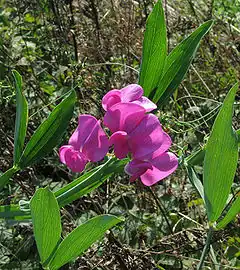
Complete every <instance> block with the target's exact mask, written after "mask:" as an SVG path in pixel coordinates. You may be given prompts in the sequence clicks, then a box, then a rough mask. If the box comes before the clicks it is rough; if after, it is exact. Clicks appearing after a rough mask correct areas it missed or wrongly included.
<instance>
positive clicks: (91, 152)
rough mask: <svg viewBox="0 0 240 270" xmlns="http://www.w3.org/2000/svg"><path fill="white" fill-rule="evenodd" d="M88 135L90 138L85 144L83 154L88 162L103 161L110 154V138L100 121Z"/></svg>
mask: <svg viewBox="0 0 240 270" xmlns="http://www.w3.org/2000/svg"><path fill="white" fill-rule="evenodd" d="M87 128H88V127H87ZM88 133H89V136H88V138H87V139H86V141H85V142H84V145H83V149H82V152H83V154H84V155H85V156H86V157H87V158H88V160H90V161H93V162H97V161H99V160H101V159H103V158H104V157H105V155H106V154H107V152H108V148H109V141H108V137H107V135H106V134H105V132H104V131H103V129H102V127H101V125H100V120H99V121H97V122H96V123H95V126H94V127H93V129H92V130H89V129H88Z"/></svg>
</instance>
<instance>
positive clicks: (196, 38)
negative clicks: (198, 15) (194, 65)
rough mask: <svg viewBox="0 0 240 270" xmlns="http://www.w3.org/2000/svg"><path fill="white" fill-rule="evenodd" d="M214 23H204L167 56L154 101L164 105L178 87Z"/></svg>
mask: <svg viewBox="0 0 240 270" xmlns="http://www.w3.org/2000/svg"><path fill="white" fill-rule="evenodd" d="M212 24H213V21H207V22H205V23H204V24H202V25H201V26H200V27H199V28H197V29H196V30H195V31H194V32H193V33H192V34H191V35H190V36H189V37H187V38H186V39H184V40H183V41H182V42H181V43H180V44H179V45H178V46H177V47H175V48H174V49H173V50H172V51H171V53H170V54H169V55H168V56H167V59H166V64H165V67H164V71H163V76H162V78H161V80H160V81H159V83H158V88H157V90H156V92H155V95H154V97H153V102H155V103H158V104H159V105H162V104H163V103H164V102H165V101H166V100H167V99H168V98H169V97H170V96H171V95H172V94H173V92H174V91H175V90H176V89H177V87H178V86H179V84H180V83H181V81H182V80H183V78H184V76H185V74H186V72H187V71H188V69H189V66H190V64H191V62H192V60H193V58H194V56H195V53H196V50H197V48H198V46H199V43H200V41H201V39H202V38H203V37H204V35H206V33H207V32H208V31H209V30H210V28H211V27H212Z"/></svg>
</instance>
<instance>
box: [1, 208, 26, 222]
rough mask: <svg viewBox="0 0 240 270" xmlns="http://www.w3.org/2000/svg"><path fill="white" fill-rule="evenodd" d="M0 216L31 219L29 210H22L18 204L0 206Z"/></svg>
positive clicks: (11, 218) (13, 218) (18, 219)
mask: <svg viewBox="0 0 240 270" xmlns="http://www.w3.org/2000/svg"><path fill="white" fill-rule="evenodd" d="M0 218H4V219H7V220H8V219H10V220H16V221H22V220H26V219H31V214H30V210H29V211H22V210H21V209H20V207H19V205H18V204H11V205H2V206H0Z"/></svg>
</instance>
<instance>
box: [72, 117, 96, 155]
mask: <svg viewBox="0 0 240 270" xmlns="http://www.w3.org/2000/svg"><path fill="white" fill-rule="evenodd" d="M96 123H97V119H96V118H95V117H93V116H91V115H87V114H83V115H80V116H79V118H78V126H77V128H76V130H75V131H74V133H73V134H72V136H71V137H70V139H69V142H68V143H69V144H70V145H72V146H73V147H74V149H75V150H80V151H82V148H83V145H84V143H85V141H86V140H87V138H88V136H89V134H90V133H91V131H92V130H93V128H94V127H95V125H96Z"/></svg>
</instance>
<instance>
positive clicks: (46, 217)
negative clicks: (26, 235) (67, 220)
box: [30, 188, 62, 263]
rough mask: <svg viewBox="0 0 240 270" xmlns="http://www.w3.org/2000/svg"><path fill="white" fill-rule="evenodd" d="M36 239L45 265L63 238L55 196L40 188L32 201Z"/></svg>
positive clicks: (31, 207) (46, 189)
mask: <svg viewBox="0 0 240 270" xmlns="http://www.w3.org/2000/svg"><path fill="white" fill-rule="evenodd" d="M30 209H31V215H32V222H33V231H34V237H35V240H36V244H37V248H38V252H39V255H40V258H41V262H42V263H44V262H45V261H46V260H47V259H48V258H49V256H50V255H51V254H52V253H53V251H54V250H55V249H56V247H57V245H58V243H59V241H60V237H61V231H62V228H61V218H60V210H59V206H58V203H57V200H56V198H55V196H54V194H53V193H52V192H51V191H50V190H49V189H48V188H44V189H43V188H40V189H38V190H37V191H36V193H35V194H34V196H33V198H32V199H31V201H30Z"/></svg>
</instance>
